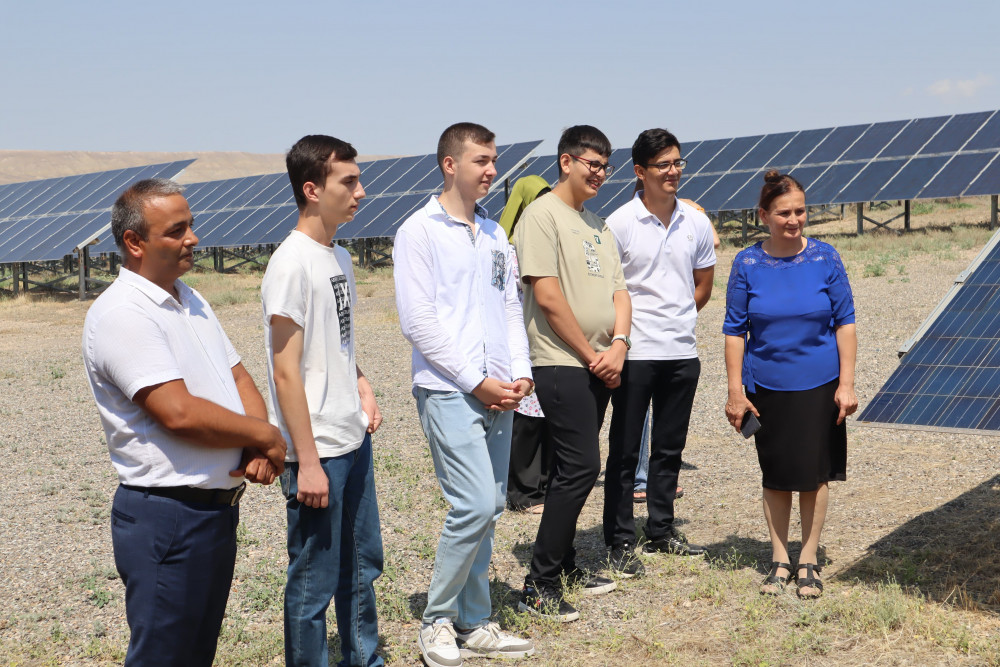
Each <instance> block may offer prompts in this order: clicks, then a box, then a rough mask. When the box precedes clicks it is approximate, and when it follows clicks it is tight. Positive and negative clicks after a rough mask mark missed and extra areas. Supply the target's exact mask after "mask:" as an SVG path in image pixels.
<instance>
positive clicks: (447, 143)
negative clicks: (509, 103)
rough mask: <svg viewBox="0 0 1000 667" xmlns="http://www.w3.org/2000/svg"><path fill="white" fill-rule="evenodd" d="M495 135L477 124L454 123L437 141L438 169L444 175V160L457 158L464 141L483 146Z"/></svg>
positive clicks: (494, 137) (493, 138)
mask: <svg viewBox="0 0 1000 667" xmlns="http://www.w3.org/2000/svg"><path fill="white" fill-rule="evenodd" d="M496 136H497V135H495V134H493V133H492V132H490V131H489V130H487V129H486V128H485V127H483V126H482V125H479V124H478V123H455V124H454V125H452V126H450V127H448V128H446V129H445V131H444V132H442V133H441V138H440V139H438V150H437V160H438V169H440V170H441V173H442V174H443V173H444V159H445V158H446V157H452V158H458V157H459V156H460V155H461V154H462V148H464V147H465V142H466V140H468V141H471V142H472V143H474V144H476V145H477V146H485V145H486V144H488V143H490V142H491V141H493V140H495V139H496Z"/></svg>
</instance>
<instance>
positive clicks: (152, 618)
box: [83, 179, 285, 667]
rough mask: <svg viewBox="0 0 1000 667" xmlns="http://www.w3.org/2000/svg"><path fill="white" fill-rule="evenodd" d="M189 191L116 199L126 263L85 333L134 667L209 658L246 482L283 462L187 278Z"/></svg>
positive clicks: (165, 188) (248, 383) (166, 188)
mask: <svg viewBox="0 0 1000 667" xmlns="http://www.w3.org/2000/svg"><path fill="white" fill-rule="evenodd" d="M183 191H184V190H183V188H182V187H181V186H180V185H178V184H177V183H174V182H173V181H168V180H164V179H150V180H145V181H139V182H138V183H135V184H133V185H132V186H131V187H130V188H129V189H128V190H126V191H125V192H124V193H122V195H121V196H120V197H119V198H118V200H117V201H116V202H115V205H114V207H113V208H112V211H111V231H112V234H113V235H114V238H115V242H116V243H117V244H118V249H119V252H120V253H121V255H122V258H123V261H124V265H123V266H122V269H121V271H120V273H119V275H118V279H117V280H115V281H114V282H113V283H112V284H111V286H110V287H108V289H107V290H105V292H104V293H103V294H102V295H101V296H100V297H98V299H97V301H95V302H94V305H93V306H91V308H90V310H89V311H88V312H87V318H86V322H85V324H84V331H83V357H84V363H85V365H86V369H87V379H88V381H89V383H90V388H91V391H92V392H93V395H94V399H95V401H96V402H97V408H98V412H99V413H100V416H101V422H102V423H103V426H104V432H105V435H106V438H107V443H108V450H109V451H110V453H111V461H112V463H113V464H114V466H115V469H116V470H117V471H118V478H119V481H120V485H119V487H118V490H117V491H116V492H115V498H114V503H113V505H112V508H111V539H112V542H113V544H114V553H115V566H116V567H117V569H118V573H119V574H120V575H121V578H122V582H123V583H124V584H125V613H126V617H127V619H128V625H129V630H130V631H131V637H130V639H129V646H128V653H127V654H126V656H125V664H126V665H145V664H172V665H204V666H206V667H207V666H208V665H211V664H212V660H213V658H214V656H215V649H216V644H217V641H218V637H219V629H220V628H221V627H222V618H223V615H224V613H225V610H226V602H227V600H228V598H229V587H230V584H231V583H232V579H233V567H234V565H235V562H236V526H237V524H238V523H239V506H238V502H239V499H240V496H241V495H242V493H243V489H244V488H245V484H243V483H240V482H241V480H240V478H241V477H243V475H244V472H245V473H246V476H247V478H248V479H250V480H251V481H261V482H265V483H268V484H269V483H270V482H271V481H273V480H274V475H275V472H280V471H281V470H282V467H283V461H284V458H285V441H284V439H283V438H282V436H281V433H280V432H279V431H278V429H276V428H274V427H273V426H271V425H270V424H268V423H267V410H266V408H265V406H264V399H263V398H261V396H260V393H259V392H258V391H257V387H256V386H255V385H254V382H253V380H252V379H251V378H250V375H249V374H248V373H247V371H246V369H245V368H244V367H243V364H242V363H241V362H240V357H239V355H238V354H237V353H236V351H235V350H234V349H233V346H232V345H231V344H230V342H229V339H228V338H227V337H226V334H225V333H224V332H223V330H222V327H221V326H220V325H219V321H218V320H217V319H216V317H215V314H214V313H213V312H212V309H211V307H210V306H209V305H208V303H207V302H206V301H205V300H204V299H203V298H202V297H201V295H200V294H198V292H196V291H195V290H193V289H191V288H190V287H188V286H187V285H185V284H184V283H183V282H181V280H180V277H181V276H182V275H183V274H184V273H186V272H187V271H188V270H189V269H190V268H191V267H192V266H194V247H195V245H197V243H198V237H197V236H195V234H194V231H193V230H192V225H193V222H194V218H193V216H192V215H191V209H190V208H189V207H188V204H187V200H185V199H184V196H183V194H182V193H183ZM241 453H242V459H243V460H242V461H241Z"/></svg>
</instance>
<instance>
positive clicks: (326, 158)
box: [285, 134, 358, 211]
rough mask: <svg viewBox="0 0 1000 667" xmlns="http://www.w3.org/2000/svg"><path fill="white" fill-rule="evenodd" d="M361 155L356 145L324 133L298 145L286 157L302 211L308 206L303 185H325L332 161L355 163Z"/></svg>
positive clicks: (297, 200) (299, 141)
mask: <svg viewBox="0 0 1000 667" xmlns="http://www.w3.org/2000/svg"><path fill="white" fill-rule="evenodd" d="M357 156H358V151H356V150H355V149H354V146H352V145H350V144H349V143H347V142H346V141H342V140H340V139H337V138H335V137H330V136H327V135H325V134H310V135H307V136H304V137H302V138H301V139H299V140H298V141H296V142H295V145H294V146H292V147H291V148H290V149H289V151H288V153H287V154H286V155H285V167H286V168H287V169H288V180H289V181H291V183H292V192H293V193H294V194H295V204H296V205H297V206H298V207H299V210H300V211H302V210H304V209H305V207H306V195H305V193H304V192H302V186H304V185H305V184H306V183H315V184H316V185H319V186H323V185H325V184H326V177H327V176H328V175H329V174H330V159H331V158H332V159H334V160H345V161H346V160H353V159H354V158H356V157H357Z"/></svg>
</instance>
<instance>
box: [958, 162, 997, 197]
mask: <svg viewBox="0 0 1000 667" xmlns="http://www.w3.org/2000/svg"><path fill="white" fill-rule="evenodd" d="M998 155H1000V153H994V154H993V159H992V161H990V163H989V164H987V165H986V167H984V168H983V170H982V171H981V172H979V177H978V178H976V180H974V181H973V182H972V183H971V184H970V185H969V187H967V188H966V189H965V191H964V192H962V195H964V196H966V197H972V196H975V195H995V194H997V190H1000V160H998V159H997V156H998Z"/></svg>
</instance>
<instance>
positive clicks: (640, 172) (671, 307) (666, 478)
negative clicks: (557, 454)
mask: <svg viewBox="0 0 1000 667" xmlns="http://www.w3.org/2000/svg"><path fill="white" fill-rule="evenodd" d="M632 162H633V163H634V165H635V166H634V168H635V174H636V176H637V177H638V179H639V180H640V182H641V184H642V189H641V190H639V191H638V192H636V195H635V197H634V198H633V199H632V200H631V201H629V202H628V203H627V204H625V205H623V206H621V207H620V208H619V209H618V210H616V211H615V212H614V213H612V214H611V215H610V216H608V219H607V225H608V227H609V228H611V232H612V233H613V234H614V237H615V242H616V243H617V245H618V252H619V254H620V256H621V261H622V270H623V272H624V273H625V283H626V284H627V285H628V292H629V296H630V297H631V299H632V336H631V338H632V340H631V342H632V347H631V349H630V350H629V354H628V360H627V361H626V362H625V366H624V367H623V369H622V384H621V387H620V388H619V389H618V390H617V391H616V392H615V394H614V396H613V398H612V401H613V405H614V410H613V412H612V416H611V434H610V447H609V451H608V460H607V476H606V478H605V485H604V541H605V543H606V544H607V545H608V548H609V549H610V550H611V556H610V561H611V565H612V567H615V568H616V569H618V570H619V571H621V572H622V573H623V574H626V575H627V574H633V573H634V572H632V570H634V569H635V568H636V567H637V566H636V565H635V561H634V558H633V556H632V550H633V548H634V545H635V537H636V536H635V518H634V516H633V510H632V486H633V481H634V477H635V468H636V463H637V462H638V456H639V444H640V440H641V438H642V427H643V422H644V417H645V414H646V408H647V406H649V404H650V399H652V402H653V433H652V439H651V443H650V445H651V454H650V460H649V480H648V486H647V491H646V493H647V500H646V502H647V507H648V511H649V520H648V521H647V523H646V529H645V537H646V540H647V542H646V544H645V547H644V549H643V550H644V551H646V552H651V553H653V552H670V553H679V554H685V555H696V554H700V553H704V549H703V548H701V547H698V546H696V545H693V544H689V543H688V542H687V539H686V538H685V537H684V536H683V535H682V534H681V533H680V532H679V531H678V530H677V529H676V528H675V527H674V497H675V494H676V492H677V476H678V473H679V472H680V468H681V453H682V452H683V451H684V444H685V441H686V440H687V430H688V422H689V421H690V417H691V406H692V404H693V402H694V395H695V390H696V389H697V386H698V375H699V374H700V372H701V363H700V362H699V361H698V350H697V347H696V345H695V335H694V329H695V323H696V321H697V318H698V311H699V310H700V309H701V308H702V306H704V305H705V304H706V303H708V299H709V297H710V296H711V294H712V278H713V275H714V271H715V248H714V238H713V235H712V225H711V222H710V221H709V220H708V217H707V216H705V214H704V213H702V212H701V211H699V210H697V209H696V208H694V207H692V206H690V205H689V204H686V203H684V202H682V201H680V200H678V199H677V187H678V185H679V184H680V179H681V173H682V172H683V170H684V164H685V161H684V160H683V159H682V158H681V147H680V143H679V142H678V141H677V138H676V137H675V136H674V135H673V134H671V133H670V132H668V131H667V130H663V129H652V130H646V131H644V132H643V133H641V134H640V135H639V137H638V139H636V141H635V143H634V144H633V146H632Z"/></svg>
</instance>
